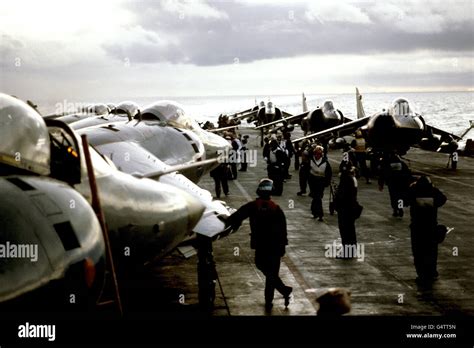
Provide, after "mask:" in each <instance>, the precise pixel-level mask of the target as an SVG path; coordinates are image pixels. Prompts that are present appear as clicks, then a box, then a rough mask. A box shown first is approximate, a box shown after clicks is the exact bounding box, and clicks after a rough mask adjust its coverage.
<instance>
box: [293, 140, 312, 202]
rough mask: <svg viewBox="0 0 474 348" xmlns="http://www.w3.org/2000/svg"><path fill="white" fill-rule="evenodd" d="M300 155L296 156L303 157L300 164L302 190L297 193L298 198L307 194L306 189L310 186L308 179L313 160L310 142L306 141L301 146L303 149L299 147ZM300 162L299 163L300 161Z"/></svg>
mask: <svg viewBox="0 0 474 348" xmlns="http://www.w3.org/2000/svg"><path fill="white" fill-rule="evenodd" d="M298 149H299V150H298V153H297V154H296V156H295V161H296V158H297V157H298V158H299V157H300V156H301V164H299V173H298V174H299V184H300V190H299V191H298V192H297V193H296V194H297V195H298V196H302V195H304V194H306V187H307V186H308V177H309V169H310V167H311V166H310V160H311V155H310V154H311V152H312V149H311V145H310V144H309V142H308V140H304V141H303V142H302V144H301V147H298ZM298 162H299V161H298Z"/></svg>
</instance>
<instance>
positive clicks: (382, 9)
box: [367, 0, 474, 34]
mask: <svg viewBox="0 0 474 348" xmlns="http://www.w3.org/2000/svg"><path fill="white" fill-rule="evenodd" d="M367 11H368V13H369V15H370V16H371V17H372V18H374V19H378V22H379V23H389V24H390V25H391V26H392V27H393V29H394V30H397V31H401V32H408V33H419V34H430V33H431V34H432V33H435V34H437V33H442V32H443V31H446V30H453V29H454V30H455V29H457V28H460V27H461V26H462V25H463V24H466V23H471V25H472V20H473V14H474V5H473V2H472V1H470V0H467V1H466V0H447V1H440V0H435V1H430V2H424V1H423V2H416V1H413V0H402V1H394V0H388V1H383V2H376V3H375V4H374V5H373V6H370V7H368V8H367ZM471 28H472V27H471Z"/></svg>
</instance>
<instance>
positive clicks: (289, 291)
mask: <svg viewBox="0 0 474 348" xmlns="http://www.w3.org/2000/svg"><path fill="white" fill-rule="evenodd" d="M286 288H287V293H286V294H285V296H284V298H285V308H288V305H289V304H290V299H291V293H292V291H293V288H292V287H291V286H287V287H286Z"/></svg>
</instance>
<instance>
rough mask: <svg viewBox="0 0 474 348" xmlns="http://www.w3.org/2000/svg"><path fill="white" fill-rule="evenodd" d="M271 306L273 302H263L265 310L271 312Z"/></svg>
mask: <svg viewBox="0 0 474 348" xmlns="http://www.w3.org/2000/svg"><path fill="white" fill-rule="evenodd" d="M272 308H273V303H271V302H270V303H265V312H271V311H272Z"/></svg>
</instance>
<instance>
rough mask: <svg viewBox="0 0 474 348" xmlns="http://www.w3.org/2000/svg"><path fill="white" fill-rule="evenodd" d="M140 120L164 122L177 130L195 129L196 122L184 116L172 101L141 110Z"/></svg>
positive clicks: (181, 109)
mask: <svg viewBox="0 0 474 348" xmlns="http://www.w3.org/2000/svg"><path fill="white" fill-rule="evenodd" d="M142 119H143V120H155V121H161V122H166V123H167V124H169V125H170V126H173V127H177V128H186V129H197V128H196V126H197V124H195V123H196V122H195V121H193V120H192V119H191V118H189V117H188V116H186V114H185V112H184V110H183V108H182V106H181V105H180V104H178V103H176V102H173V101H167V100H163V101H159V102H156V103H153V104H151V105H149V106H147V107H146V108H145V109H143V112H142ZM198 128H199V127H198Z"/></svg>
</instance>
